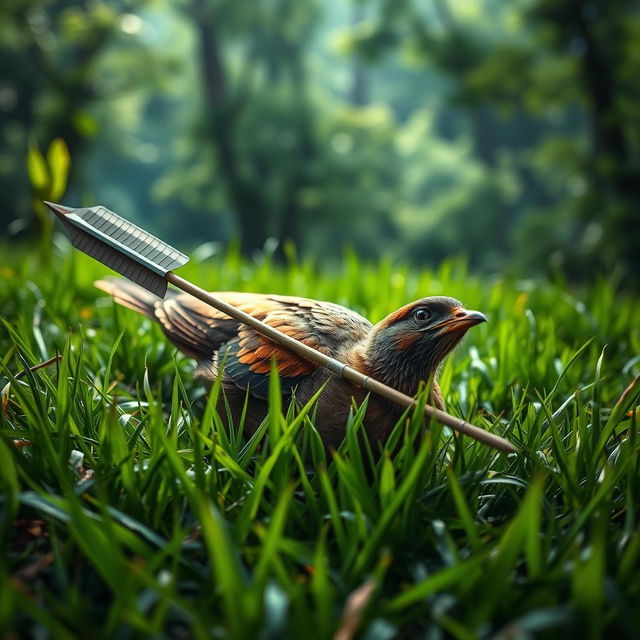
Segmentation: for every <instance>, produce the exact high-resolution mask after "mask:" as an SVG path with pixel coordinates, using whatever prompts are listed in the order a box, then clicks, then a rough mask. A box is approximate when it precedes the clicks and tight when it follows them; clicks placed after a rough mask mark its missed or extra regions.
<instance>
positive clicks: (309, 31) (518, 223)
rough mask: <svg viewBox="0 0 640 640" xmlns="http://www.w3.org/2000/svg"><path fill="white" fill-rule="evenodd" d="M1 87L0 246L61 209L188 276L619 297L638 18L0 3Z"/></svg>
mask: <svg viewBox="0 0 640 640" xmlns="http://www.w3.org/2000/svg"><path fill="white" fill-rule="evenodd" d="M0 69H1V71H0V197H1V199H2V207H0V230H1V233H2V236H3V237H5V239H6V240H8V241H10V242H13V241H14V240H18V239H24V238H28V237H30V236H31V237H36V236H38V235H41V232H42V231H43V226H44V227H46V226H47V225H48V224H50V222H47V217H46V214H45V212H44V210H42V209H40V208H39V204H38V202H39V200H41V199H42V198H54V199H55V198H59V199H63V201H64V203H65V204H69V205H75V206H81V205H89V204H96V203H100V204H105V205H107V206H108V207H109V208H111V209H113V210H115V211H116V212H118V213H120V214H121V215H124V216H125V217H128V218H131V219H133V220H135V221H137V222H138V223H140V224H142V225H143V226H145V227H147V228H149V229H150V230H152V231H153V232H155V233H157V234H159V235H160V236H161V237H164V238H166V239H168V240H169V241H171V242H172V243H173V244H175V245H177V246H180V247H181V248H182V249H184V250H188V249H193V248H194V247H199V252H200V253H199V255H200V256H201V257H203V256H206V255H209V254H213V253H216V252H217V251H219V250H220V249H222V248H223V247H226V246H228V245H229V244H230V243H231V244H232V243H234V242H240V243H241V246H242V250H243V251H244V252H245V253H246V254H247V255H249V256H251V255H255V253H256V252H268V253H269V252H270V253H275V254H276V256H278V255H286V254H287V252H292V251H294V248H293V247H295V250H297V252H298V253H299V254H300V255H305V256H312V257H314V258H320V259H323V260H328V261H331V260H332V259H339V258H340V257H341V255H342V254H343V251H344V248H345V247H351V248H353V249H354V250H355V251H356V252H357V253H358V254H359V255H360V256H361V257H363V258H365V259H369V258H370V259H372V260H376V259H379V258H380V257H381V256H388V257H391V258H392V259H398V260H401V261H403V262H408V263H411V264H415V265H421V264H426V263H438V262H439V261H440V260H442V259H444V258H446V257H449V256H457V255H464V256H466V257H467V258H468V259H469V260H470V262H471V265H472V267H474V268H476V269H479V270H483V271H487V272H493V271H515V272H517V273H527V274H534V273H540V272H547V273H548V272H553V273H564V274H566V275H567V276H568V277H569V278H570V279H578V278H580V279H583V278H585V277H587V276H589V275H591V274H593V273H594V272H602V271H604V270H607V273H608V274H612V273H614V272H615V273H616V274H617V275H618V278H619V279H620V280H623V281H624V282H625V283H626V284H627V285H628V286H634V283H635V282H637V278H636V276H637V275H638V273H639V271H640V252H639V251H638V241H639V239H640V221H639V220H640V216H638V212H637V203H638V202H639V201H640V193H639V192H640V171H639V167H640V160H639V158H640V152H639V150H640V109H638V98H639V93H640V83H639V82H638V77H640V10H639V6H638V3H637V2H630V1H627V0H609V1H607V2H595V1H594V2H586V1H584V2H581V1H576V0H515V1H511V2H503V1H498V0H478V1H477V2H469V1H468V0H428V1H427V0H424V1H418V0H366V1H361V2H348V1H347V0H324V1H322V2H321V1H319V0H295V1H293V0H268V1H264V2H256V1H255V0H181V1H179V2H168V1H167V0H146V1H145V0H128V1H126V2H122V1H117V2H102V1H100V0H90V1H87V2H84V3H79V2H67V1H64V0H51V1H38V2H33V1H28V0H7V1H6V2H3V3H2V5H1V7H0ZM27 168H28V171H27ZM45 231H46V229H45ZM203 243H204V244H203Z"/></svg>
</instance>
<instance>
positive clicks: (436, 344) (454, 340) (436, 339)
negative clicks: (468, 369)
mask: <svg viewBox="0 0 640 640" xmlns="http://www.w3.org/2000/svg"><path fill="white" fill-rule="evenodd" d="M486 321H487V318H486V317H485V315H484V314H482V313H480V312H479V311H469V310H468V309H465V308H464V306H463V305H462V303H461V302H459V301H458V300H456V299H454V298H445V297H440V296H434V297H430V298H422V299H420V300H416V301H415V302H411V303H410V304H407V305H405V306H404V307H401V308H400V309H398V310H397V311H394V312H393V313H391V314H390V315H388V316H387V317H386V318H384V319H383V320H381V321H380V322H379V323H378V324H377V325H376V326H375V327H374V328H373V331H372V333H371V338H370V340H369V343H368V345H367V349H366V359H367V364H368V365H369V369H371V370H372V373H373V374H374V375H375V376H377V377H378V379H380V380H381V381H383V382H385V383H387V384H390V385H392V386H395V387H396V388H398V389H400V390H402V391H404V392H405V393H408V394H410V395H413V394H414V393H415V392H416V391H417V389H418V385H419V384H420V381H421V380H428V379H429V378H431V376H433V374H434V373H436V371H437V369H438V366H439V365H440V364H441V362H442V361H443V359H444V358H445V356H446V355H447V354H448V353H449V352H450V351H451V350H452V349H453V348H454V347H455V346H456V345H457V344H458V343H459V342H460V340H462V337H463V336H464V334H465V333H466V332H467V330H468V329H470V328H471V327H473V326H474V325H476V324H479V323H481V322H486Z"/></svg>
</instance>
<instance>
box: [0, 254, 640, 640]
mask: <svg viewBox="0 0 640 640" xmlns="http://www.w3.org/2000/svg"><path fill="white" fill-rule="evenodd" d="M0 260H1V262H2V264H1V265H0V276H1V278H0V314H1V316H2V319H3V324H2V326H0V356H1V358H2V365H1V366H2V370H1V371H0V387H4V391H3V392H2V407H1V408H2V411H1V413H0V416H1V417H0V428H1V435H2V437H1V438H0V487H1V490H2V495H1V498H0V540H1V544H2V550H3V553H2V556H1V560H0V594H1V596H0V631H3V630H4V631H5V632H6V635H5V636H4V637H6V638H16V637H23V636H24V637H29V636H32V637H37V638H45V637H55V638H72V637H86V638H89V637H91V638H107V637H118V638H135V637H141V636H146V635H149V636H151V635H153V636H154V637H156V638H187V637H196V638H211V637H215V638H265V639H266V638H331V637H333V636H334V634H337V635H336V637H337V638H339V640H345V639H348V638H351V637H354V636H356V637H358V638H364V639H367V640H384V639H387V638H394V637H403V638H429V639H433V640H437V639H439V638H445V637H452V638H459V639H461V640H466V639H471V638H505V639H506V638H529V637H536V638H537V637H545V638H546V637H564V638H566V637H576V638H599V637H604V636H607V637H609V638H622V637H628V638H631V637H638V635H639V634H640V607H638V603H639V602H640V527H639V514H638V510H639V509H640V466H639V465H640V457H639V455H638V454H639V452H640V437H639V436H638V433H637V422H638V417H640V416H639V414H638V412H637V411H636V409H635V407H636V405H637V404H638V394H639V393H640V382H639V380H638V378H637V377H636V376H638V374H639V373H640V301H638V299H636V298H632V297H628V296H625V295H623V294H619V293H617V285H616V284H615V283H612V282H610V281H606V280H604V279H603V280H602V281H599V282H596V283H593V284H592V285H590V286H589V287H584V288H579V289H576V290H572V289H571V288H570V287H568V286H567V285H565V284H564V283H556V284H552V283H550V282H544V281H533V280H531V281H521V280H508V279H503V278H499V277H494V278H486V277H485V278H479V277H476V276H473V275H471V274H469V272H468V271H467V270H466V268H465V266H464V264H463V263H459V262H455V261H453V262H448V263H446V264H444V265H443V266H442V267H441V268H440V269H438V270H431V271H420V272H417V271H412V270H410V269H408V268H407V267H402V266H400V267H398V266H394V265H391V264H388V263H382V264H378V265H365V264H361V263H360V262H359V261H358V259H357V258H356V257H355V256H353V255H347V257H346V259H345V262H344V265H343V268H342V270H341V271H338V270H336V271H327V270H323V269H320V268H318V267H317V266H314V265H313V264H311V263H298V262H295V261H294V260H292V261H291V262H290V264H289V265H288V266H286V267H285V266H277V265H274V264H272V263H271V261H270V260H269V259H263V260H260V261H257V262H246V261H243V260H242V259H240V258H239V257H238V256H237V255H236V254H235V253H233V252H231V253H229V254H227V255H225V256H219V257H217V258H213V259H210V260H207V261H205V262H201V263H198V262H197V261H196V262H195V263H194V264H190V265H188V266H187V267H185V268H184V269H182V270H181V271H180V274H181V275H183V276H184V277H186V278H189V279H191V280H193V281H194V282H195V283H197V284H200V285H202V286H204V287H207V288H210V289H236V290H247V291H263V292H277V293H282V294H295V295H303V296H309V297H314V298H320V299H324V300H331V301H334V302H339V303H342V304H345V305H347V306H350V307H351V308H353V309H355V310H357V311H360V312H361V313H363V314H365V315H367V316H368V317H369V318H370V319H371V320H373V321H377V320H378V319H380V318H381V317H382V316H384V315H385V314H386V313H388V312H390V311H392V310H393V309H395V308H397V307H399V306H400V305H401V304H404V303H406V302H408V301H410V300H413V299H415V298H418V297H421V296H424V295H437V294H444V295H451V296H454V297H457V298H460V299H461V300H462V301H463V302H464V303H465V304H466V305H467V306H468V307H469V308H473V309H479V310H481V311H483V312H484V313H486V314H487V316H488V317H489V320H490V322H489V324H487V325H481V326H479V327H476V328H474V329H473V330H471V331H470V332H469V334H468V336H467V338H466V339H465V341H464V342H463V344H462V345H461V346H460V347H459V348H458V349H457V351H456V352H455V354H454V355H453V356H452V357H451V358H450V359H449V360H448V361H447V363H446V365H445V367H444V369H443V370H442V373H441V376H440V381H441V386H442V389H443V392H444V394H445V397H446V399H447V405H448V408H449V410H450V411H451V412H452V413H454V414H456V415H459V416H464V417H466V418H467V419H469V420H470V421H471V422H473V423H474V424H477V425H479V426H484V427H486V428H487V429H491V430H493V431H495V432H497V433H500V434H503V435H506V436H507V437H509V438H510V439H511V440H513V441H514V442H515V443H517V444H518V446H519V447H520V453H518V454H512V455H505V454H502V453H498V452H496V451H494V450H492V449H489V448H486V447H484V446H482V445H480V444H478V443H476V442H474V441H472V440H469V439H466V438H460V437H457V436H454V435H452V433H451V432H449V431H448V430H443V429H441V428H438V427H437V425H433V426H432V428H431V430H429V431H426V432H425V430H424V428H423V424H422V421H421V419H420V418H419V414H416V415H408V416H407V419H406V420H403V421H402V422H401V423H400V424H399V425H398V426H397V428H396V430H395V432H394V434H393V437H392V440H391V442H390V443H389V444H388V451H385V452H383V455H382V456H381V457H380V459H379V461H378V463H377V465H376V466H375V469H374V471H373V472H372V473H371V474H370V476H372V477H368V476H367V473H366V471H365V468H366V467H367V466H368V464H369V462H368V459H367V458H368V456H369V453H368V452H367V451H366V450H365V451H361V450H360V449H359V448H358V446H357V436H356V433H357V431H358V429H359V428H360V418H361V415H360V412H355V413H354V415H353V419H352V420H351V421H350V422H349V424H348V425H347V427H346V433H347V437H346V440H345V442H344V445H343V447H342V448H341V449H340V451H339V452H338V453H336V454H335V455H334V456H333V457H331V458H325V456H324V453H323V450H322V448H321V447H320V446H319V440H318V438H319V436H318V434H317V432H316V431H315V429H314V427H313V408H312V407H308V408H307V410H303V411H301V412H300V413H299V414H297V415H295V414H294V413H293V412H285V413H284V414H283V410H282V408H281V406H280V403H279V400H278V398H279V396H278V393H277V381H274V380H272V389H271V397H270V401H271V411H270V415H269V417H268V418H267V420H266V421H265V423H264V424H263V427H262V428H261V429H260V430H259V431H258V432H257V433H256V435H255V436H254V437H253V438H252V439H251V440H249V441H246V440H245V439H243V438H242V436H241V434H240V433H239V432H236V433H227V432H225V431H224V430H223V429H222V428H221V426H220V424H221V423H220V419H219V417H218V416H217V415H216V413H215V411H214V408H213V407H214V400H215V395H216V389H214V391H213V393H212V394H210V395H209V396H207V394H206V393H205V389H203V388H202V386H201V385H199V384H198V383H196V382H194V381H193V380H192V371H193V367H192V363H190V362H189V361H188V360H186V359H184V358H182V357H180V356H177V355H176V352H175V350H174V349H173V348H172V347H171V346H170V345H169V344H168V342H167V341H166V340H165V339H164V338H163V336H162V333H161V332H160V330H159V329H158V328H157V327H156V326H154V325H152V323H151V322H150V321H148V320H146V319H145V318H142V317H141V316H139V315H136V314H135V313H134V312H132V311H128V310H126V309H122V308H116V306H115V305H114V304H113V303H112V302H111V300H110V299H108V298H106V297H104V296H103V295H102V294H101V293H100V292H99V291H97V290H95V289H94V288H93V287H92V284H91V283H92V281H93V280H94V279H96V278H98V277H100V276H102V275H104V274H106V273H108V270H107V269H106V268H104V267H102V266H101V265H99V264H98V263H95V262H93V261H91V260H90V259H89V258H86V257H84V256H82V255H80V254H78V253H77V252H71V251H70V250H64V251H63V252H62V254H58V255H56V257H55V258H54V260H53V262H52V263H51V264H50V265H49V266H47V267H44V266H42V265H41V264H39V263H38V260H37V259H36V258H33V257H31V258H30V257H27V256H24V255H20V254H16V253H11V252H9V251H8V249H7V248H6V247H5V248H3V249H2V258H1V259H0ZM56 354H60V355H61V356H62V357H61V358H60V359H59V360H58V361H56V362H54V363H53V364H51V365H49V366H45V367H42V368H39V369H36V370H33V371H31V370H30V369H29V368H30V367H34V365H38V364H39V363H42V362H45V361H47V360H49V359H50V358H52V357H54V356H56ZM18 374H21V375H20V377H19V378H16V376H17V375H18ZM634 378H635V381H634ZM7 385H9V386H7ZM207 398H209V400H208V399H207ZM416 443H419V446H414V445H415V444H416ZM392 449H394V450H397V451H395V453H394V454H393V455H391V453H390V451H391V450H392Z"/></svg>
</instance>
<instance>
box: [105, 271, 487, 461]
mask: <svg viewBox="0 0 640 640" xmlns="http://www.w3.org/2000/svg"><path fill="white" fill-rule="evenodd" d="M95 285H96V286H97V287H98V288H99V289H101V290H103V291H105V292H106V293H108V294H109V295H111V296H112V297H113V298H114V300H115V302H117V303H119V304H121V305H123V306H125V307H129V308H130V309H133V310H135V311H137V312H139V313H141V314H143V315H145V316H147V317H148V318H150V319H152V320H154V321H155V322H157V323H159V324H160V326H161V328H162V331H163V332H164V333H165V335H166V336H167V338H168V339H169V340H170V342H171V343H173V345H175V346H176V347H177V348H178V349H179V350H180V351H181V352H182V353H184V354H185V355H186V356H188V357H189V358H193V359H194V360H195V361H196V363H197V366H196V370H195V376H196V377H198V378H200V379H202V380H203V381H204V382H205V383H208V384H212V383H213V381H214V380H216V379H217V377H218V375H219V374H221V378H222V380H221V383H222V389H223V392H224V398H226V402H227V403H228V407H229V408H230V409H231V412H230V413H231V418H232V420H233V421H234V423H235V424H236V425H237V424H239V421H240V419H241V416H242V414H243V412H245V416H244V426H243V428H244V431H245V434H246V435H251V434H252V433H254V432H255V430H256V429H257V428H258V427H259V426H260V424H261V423H262V421H263V420H264V418H265V417H266V415H267V413H268V400H267V396H268V388H269V375H270V371H271V367H272V362H274V363H275V366H276V368H277V371H278V375H279V379H280V386H281V393H282V397H283V402H284V403H285V405H284V406H286V405H287V404H288V403H289V402H292V401H294V402H297V403H298V404H299V405H301V406H304V405H305V404H306V403H307V402H309V401H310V400H311V399H312V398H313V396H314V395H315V394H316V392H317V391H318V390H319V389H320V388H321V387H323V385H324V388H323V390H322V392H321V394H320V396H319V398H318V401H317V406H316V408H315V421H314V425H315V427H316V429H317V430H318V432H319V433H320V435H321V437H322V439H323V442H324V445H325V447H326V448H327V450H332V449H337V448H338V447H339V445H340V443H341V442H342V440H343V439H344V436H345V434H346V424H347V420H348V416H349V412H350V411H351V409H352V406H353V401H354V400H355V402H356V403H357V404H358V405H360V404H361V403H362V402H363V401H364V400H365V398H366V396H367V392H366V391H365V390H363V389H362V388H360V387H358V386H356V385H354V384H352V383H351V382H349V381H347V380H345V379H344V378H340V377H338V376H335V375H332V374H331V372H329V371H328V370H327V369H325V368H323V367H320V366H318V365H316V364H315V363H313V362H311V361H309V360H307V359H305V358H304V357H302V356H300V355H298V354H296V353H294V352H292V351H291V350H289V349H287V348H285V347H283V346H281V345H279V344H276V343H275V342H273V341H272V340H270V339H269V338H267V337H265V336H263V335H262V334H260V333H258V332H257V331H256V330H255V329H252V328H250V327H248V326H247V325H244V324H242V323H241V322H239V321H237V320H235V319H233V318H231V317H229V316H227V315H225V314H224V313H222V312H221V311H218V310H217V309H214V308H213V307H211V306H209V305H207V304H205V303H203V302H201V301H200V300H198V299H196V298H195V297H193V296H191V295H189V294H187V293H178V292H177V291H175V290H171V289H170V290H169V291H168V292H167V296H166V297H165V298H164V299H162V298H158V297H157V296H156V295H154V294H152V293H150V292H148V291H147V290H145V289H143V288H142V287H140V286H138V285H136V284H133V283H131V282H128V281H127V280H123V279H120V278H112V277H108V278H104V279H102V280H98V281H96V282H95ZM212 295H214V296H215V297H217V298H219V299H221V300H223V301H224V302H227V303H228V304H231V305H233V306H235V307H237V308H238V309H240V310H242V311H244V312H246V313H248V314H250V315H252V316H254V317H256V318H258V319H259V320H262V321H263V322H265V323H266V324H268V325H270V326H272V327H275V328H277V329H279V330H280V331H283V332H284V333H286V334H287V335H289V336H291V337H293V338H295V339H297V340H299V341H301V342H303V343H305V344H307V345H309V346H311V347H313V348H315V349H317V350H319V351H321V352H323V353H325V354H326V355H329V356H331V357H333V358H335V359H337V360H339V361H340V362H343V363H346V364H347V365H348V366H350V367H352V368H354V369H356V370H358V371H360V372H362V373H363V374H365V375H367V376H370V377H371V378H374V379H377V380H379V381H380V382H383V383H385V384H387V385H389V386H391V387H394V388H395V389H398V390H399V391H401V392H403V393H405V394H407V395H409V396H415V395H416V393H417V392H418V391H419V390H420V388H421V386H422V385H424V384H425V383H428V384H430V385H431V391H430V394H431V395H430V403H431V404H432V405H434V406H435V407H437V408H438V409H444V400H443V397H442V393H441V390H440V387H439V386H438V382H437V373H438V371H439V368H440V367H441V365H442V363H443V361H444V359H445V358H446V356H447V355H448V354H449V353H450V352H451V351H452V350H453V349H454V347H456V345H458V344H459V342H460V341H461V339H462V338H463V336H464V335H465V333H466V332H467V331H468V330H469V329H470V328H471V327H473V326H475V325H477V324H480V323H482V322H486V321H487V318H486V316H485V315H484V314H483V313H481V312H479V311H472V310H467V309H465V307H464V306H463V305H462V303H461V302H459V301H458V300H456V299H455V298H450V297H445V296H429V297H424V298H421V299H419V300H415V301H413V302H410V303H408V304H406V305H404V306H402V307H400V308H399V309H397V310H396V311H394V312H392V313H390V314H389V315H387V316H386V317H385V318H383V319H382V320H381V321H380V322H378V323H377V324H372V323H371V322H370V321H369V320H367V319H366V318H364V317H363V316H361V315H360V314H358V313H356V312H354V311H352V310H350V309H348V308H346V307H343V306H341V305H339V304H335V303H332V302H322V301H318V300H312V299H308V298H301V297H296V296H283V295H276V294H264V293H245V292H230V291H223V292H213V293H212ZM220 369H222V370H221V371H220ZM245 401H246V402H245ZM219 402H220V404H219V407H218V408H219V412H220V415H221V417H222V416H226V414H227V412H226V411H225V410H224V399H223V398H221V399H220V400H219ZM245 404H246V408H245ZM402 413H403V409H402V408H401V407H398V406H397V405H394V404H392V403H391V402H389V401H388V400H386V399H384V398H382V397H378V396H374V395H372V396H371V397H370V398H369V399H368V404H367V409H366V413H365V417H364V421H363V422H364V429H365V431H366V436H367V437H368V438H369V439H370V440H376V441H379V442H380V443H381V444H384V442H385V441H386V439H387V438H388V436H389V435H390V433H391V431H392V429H393V427H394V426H395V425H396V423H397V422H398V420H399V419H400V417H401V416H402Z"/></svg>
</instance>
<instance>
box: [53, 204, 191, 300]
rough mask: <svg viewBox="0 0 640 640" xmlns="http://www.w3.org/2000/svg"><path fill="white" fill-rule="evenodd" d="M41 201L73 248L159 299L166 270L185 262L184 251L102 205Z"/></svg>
mask: <svg viewBox="0 0 640 640" xmlns="http://www.w3.org/2000/svg"><path fill="white" fill-rule="evenodd" d="M45 204H46V205H47V207H49V209H51V211H53V213H55V214H56V216H57V217H58V218H59V219H60V220H61V222H62V224H63V225H64V228H65V230H66V232H67V235H68V236H69V239H70V240H71V244H73V246H74V247H75V248H76V249H79V250H80V251H83V252H84V253H86V254H88V255H90V256H91V257H92V258H95V259H96V260H98V261H99V262H102V264H104V265H106V266H107V267H109V268H110V269H113V270H114V271H117V272H118V273H120V274H121V275H123V276H124V277H125V278H128V279H129V280H131V281H132V282H135V283H136V284H139V285H140V286H141V287H144V288H145V289H147V290H148V291H151V293H155V294H156V295H157V296H160V297H161V298H164V296H165V294H166V292H167V281H166V280H165V276H166V275H167V273H168V272H169V271H173V270H174V269H177V268H178V267H181V266H182V265H184V264H186V263H187V262H188V261H189V258H188V256H185V255H184V253H181V252H180V251H178V250H177V249H174V248H173V247H172V246H170V245H168V244H167V243H166V242H163V241H162V240H160V239H159V238H156V237H155V236H153V235H151V234H150V233H149V232H147V231H145V230H144V229H141V228H140V227H138V226H136V225H135V224H133V223H131V222H129V221H128V220H125V219H124V218H122V217H121V216H119V215H118V214H116V213H114V212H113V211H110V210H109V209H107V208H106V207H103V206H100V205H98V206H95V207H87V208H80V209H74V208H72V207H64V206H62V205H60V204H54V203H53V202H45Z"/></svg>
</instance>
